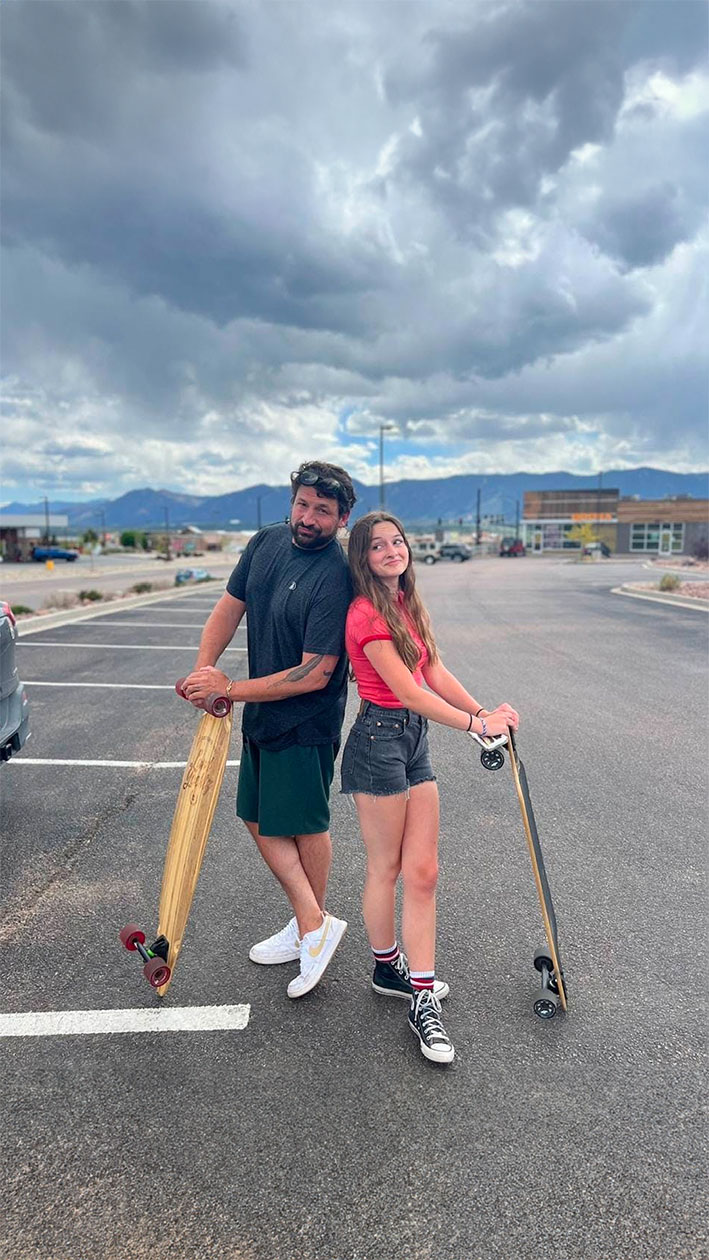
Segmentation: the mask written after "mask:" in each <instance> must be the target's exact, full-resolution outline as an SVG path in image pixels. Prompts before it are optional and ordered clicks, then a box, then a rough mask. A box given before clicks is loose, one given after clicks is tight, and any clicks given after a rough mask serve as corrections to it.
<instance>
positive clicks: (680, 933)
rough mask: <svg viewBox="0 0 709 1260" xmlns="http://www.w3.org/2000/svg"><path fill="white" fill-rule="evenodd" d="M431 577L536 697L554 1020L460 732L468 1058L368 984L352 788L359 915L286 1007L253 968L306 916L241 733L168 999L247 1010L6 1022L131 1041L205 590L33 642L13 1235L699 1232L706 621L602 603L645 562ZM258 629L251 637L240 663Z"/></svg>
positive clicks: (339, 868) (240, 1257) (456, 847)
mask: <svg viewBox="0 0 709 1260" xmlns="http://www.w3.org/2000/svg"><path fill="white" fill-rule="evenodd" d="M626 569H627V572H626ZM419 573H420V585H421V589H422V591H423V593H424V597H425V598H426V600H427V603H428V605H429V608H430V610H431V612H432V615H433V618H434V623H435V627H436V630H437V634H438V639H439V644H440V646H441V650H442V654H443V658H444V660H445V662H446V664H447V665H448V666H449V667H450V668H452V669H453V670H454V672H456V673H458V674H459V676H460V677H461V678H462V679H463V680H464V681H466V682H467V683H468V684H469V686H470V687H471V689H472V690H473V691H474V693H475V694H476V695H478V696H479V697H481V699H482V700H483V701H484V702H485V703H487V704H490V705H491V704H494V703H497V702H499V701H501V700H508V701H510V702H511V703H512V704H514V705H515V707H517V708H518V709H519V710H520V713H521V715H522V726H521V730H520V737H519V749H520V753H521V755H522V757H523V759H524V761H525V764H526V767H527V773H528V777H529V783H530V789H531V793H532V798H533V801H534V805H535V810H536V814H537V821H538V824H539V831H540V837H541V840H542V845H543V848H544V853H545V857H546V862H547V869H548V873H549V878H550V882H551V886H552V890H553V892H554V898H555V904H556V910H557V916H558V919H559V928H560V939H561V945H562V950H563V954H564V965H565V972H566V978H567V980H568V986H569V993H570V1009H569V1012H568V1014H567V1015H566V1016H557V1017H556V1018H555V1019H554V1020H553V1021H550V1022H548V1023H544V1022H542V1021H539V1020H537V1019H536V1018H535V1016H534V1014H533V1013H532V997H533V994H534V991H535V988H536V983H535V973H534V971H533V968H532V966H531V958H532V954H533V952H534V950H535V948H537V946H538V945H540V944H541V943H542V942H543V931H542V926H541V920H540V916H539V907H538V903H537V901H536V894H535V890H534V885H533V882H532V876H531V870H530V865H529V858H528V855H527V851H526V845H525V841H524V836H523V833H522V829H521V823H520V818H519V812H518V809H517V802H516V797H515V795H514V790H513V785H512V778H511V775H510V774H509V773H508V767H505V768H504V769H503V770H502V771H501V772H498V773H495V774H491V773H489V772H486V771H484V770H483V769H482V768H481V767H480V764H479V760H478V756H477V752H476V748H475V745H474V744H473V743H472V741H469V740H467V739H464V738H463V737H461V736H459V735H457V734H456V733H454V732H451V731H447V730H442V729H437V730H436V731H435V732H434V733H433V734H432V741H431V742H432V750H433V755H434V760H435V765H436V770H437V774H438V778H439V785H440V790H441V799H442V831H441V883H440V900H439V920H440V928H439V949H438V972H439V975H441V976H444V978H445V979H447V980H448V981H449V983H450V985H451V996H450V998H449V999H448V1002H447V1004H446V1024H447V1027H448V1028H449V1031H450V1032H451V1034H452V1036H453V1039H454V1041H455V1043H456V1059H455V1062H454V1064H453V1065H452V1066H451V1067H450V1068H449V1069H440V1068H436V1067H435V1066H434V1065H431V1064H429V1063H427V1062H426V1061H425V1060H424V1059H423V1057H422V1056H421V1055H420V1053H419V1051H418V1048H417V1044H416V1042H415V1040H414V1038H413V1037H411V1035H410V1033H409V1032H408V1029H407V1027H406V1019H405V1013H406V1008H405V1005H404V1004H403V1003H398V1002H396V1001H394V1002H391V1001H387V1000H384V999H381V998H377V997H376V996H375V995H374V994H373V993H372V991H371V989H370V987H369V970H370V963H369V955H368V951H367V945H366V939H365V936H364V930H363V926H362V923H361V915H360V911H359V898H360V893H361V886H362V878H363V862H362V853H361V846H360V843H359V840H358V834H357V826H356V816H355V814H354V811H353V808H352V806H351V804H350V803H349V802H348V801H347V800H346V799H345V798H342V797H340V796H338V795H336V794H335V795H334V797H333V806H334V808H333V838H334V843H335V859H334V865H333V873H332V878H331V885H330V892H329V902H330V908H331V909H332V910H333V911H334V912H335V913H338V914H340V915H343V916H344V917H345V918H346V919H347V920H348V922H349V925H350V926H349V931H348V934H347V936H346V938H345V942H344V943H343V946H342V948H341V950H340V951H339V952H338V955H337V956H336V958H335V960H334V962H333V964H332V966H331V968H330V969H329V971H328V972H327V974H326V977H325V979H324V981H323V982H322V983H321V985H320V986H318V988H317V989H316V990H315V991H314V992H313V993H312V994H311V995H310V996H309V997H308V998H306V999H303V1000H301V1001H300V1002H297V1003H294V1002H291V1001H289V1000H288V999H287V997H286V995H285V986H286V983H287V981H288V979H289V978H290V975H291V974H292V970H293V969H292V968H291V967H289V966H286V967H272V968H259V967H255V966H254V965H253V964H251V963H249V961H248V949H249V946H250V945H251V944H253V942H254V941H255V940H258V939H260V938H261V937H262V936H265V935H267V934H268V933H269V932H271V931H273V930H275V929H276V928H277V927H280V926H282V924H283V923H284V922H285V920H286V918H287V917H288V915H287V912H286V908H285V903H284V900H283V897H282V894H281V893H280V891H279V889H278V888H277V887H276V886H275V884H274V883H273V881H272V880H271V878H270V877H269V875H268V873H267V872H266V870H265V868H264V867H263V865H262V863H261V860H260V858H259V857H258V855H257V854H255V852H254V851H253V848H252V847H251V845H250V842H248V841H247V837H246V836H245V835H244V834H242V831H241V830H240V829H239V827H238V826H237V824H236V822H235V820H234V816H233V801H234V793H235V787H236V776H237V763H238V758H239V746H240V743H239V732H238V719H237V720H236V721H235V731H234V737H233V741H232V747H231V752H230V764H229V765H228V768H227V771H226V776H225V782H224V786H223V789H222V794H221V799H220V803H219V806H218V809H217V814H216V816H215V821H214V825H213V829H212V836H211V839H210V843H209V846H208V850H207V855H206V858H205V863H204V867H203V871H202V875H201V878H200V883H199V885H198V889H197V895H196V898H195V903H194V907H193V913H192V918H191V920H190V925H189V934H188V938H187V942H186V944H185V947H184V950H183V954H182V956H181V959H180V964H179V969H178V971H177V972H176V976H175V979H174V981H173V984H172V986H171V989H170V991H169V995H168V998H167V999H166V1006H167V1007H169V1009H170V1010H171V1011H173V1012H176V1013H177V1014H176V1016H175V1018H176V1019H178V1020H179V1012H180V1011H184V1010H187V1009H189V1010H192V1009H193V1008H205V1007H209V1006H219V1007H223V1006H225V1005H227V1006H233V1007H238V1008H239V1009H240V1010H241V1011H242V1013H243V1012H244V1010H245V1011H246V1016H245V1018H243V1019H242V1021H241V1024H240V1025H237V1023H235V1024H234V1026H233V1027H230V1028H226V1029H221V1030H210V1029H206V1028H205V1027H204V1025H202V1026H200V1024H199V1022H198V1021H197V1025H196V1026H194V1027H191V1028H189V1029H188V1028H186V1027H185V1028H183V1029H182V1030H180V1031H172V1032H145V1031H123V1032H118V1031H112V1032H109V1031H104V1032H95V1031H94V1032H90V1033H88V1034H86V1033H83V1032H80V1031H74V1032H70V1033H67V1032H66V1031H64V1032H61V1031H60V1032H57V1031H55V1030H52V1031H51V1035H45V1033H46V1030H47V1025H46V1024H45V1025H42V1023H41V1021H40V1020H39V1018H38V1019H37V1021H36V1023H35V1026H34V1030H33V1031H32V1030H30V1035H28V1032H27V1027H26V1025H25V1026H24V1027H22V1028H21V1027H20V1025H19V1023H17V1022H15V1024H14V1025H13V1022H12V1017H14V1016H18V1015H29V1014H32V1015H36V1016H37V1017H39V1016H47V1017H52V1016H54V1015H55V1014H56V1013H57V1012H62V1013H65V1015H66V1013H68V1012H86V1011H89V1012H97V1011H104V1010H107V1011H110V1012H112V1013H114V1015H115V1013H116V1012H120V1018H121V1020H123V1025H122V1026H123V1027H125V1028H131V1027H133V1026H134V1025H131V1020H132V1019H134V1021H137V1020H138V1018H139V1017H138V1016H136V1017H134V1016H133V1015H132V1014H131V1013H132V1012H134V1011H138V1012H141V1011H145V1010H146V1009H150V1010H153V1009H155V1008H156V1007H157V1004H158V999H157V998H156V997H155V995H154V994H153V992H152V991H151V990H150V989H149V988H148V986H147V985H146V984H145V982H144V981H143V980H142V977H141V975H140V968H139V966H137V965H136V962H135V959H134V957H133V956H131V955H128V954H127V953H126V952H125V951H123V950H122V949H121V947H120V945H119V942H118V939H117V934H118V930H119V928H120V927H121V926H122V924H123V923H124V922H126V921H127V920H129V919H135V920H137V921H139V922H145V924H146V927H148V928H151V927H153V926H155V915H156V906H157V898H158V893H159V885H160V877H161V870H162V860H163V855H164V848H165V843H166V840H167V835H168V833H169V827H170V820H171V817H172V812H173V809H174V804H175V798H176V795H177V789H178V786H179V780H180V773H181V770H180V768H181V766H182V765H183V764H184V761H185V759H186V755H187V751H188V749H189V745H190V741H191V738H192V734H193V731H194V726H195V722H196V720H197V717H196V714H195V713H194V711H193V710H192V709H191V708H190V707H189V706H187V705H186V704H185V703H184V702H182V701H180V699H179V698H178V697H177V696H176V695H175V693H174V681H175V679H176V677H178V676H179V675H180V674H181V673H184V672H185V671H186V670H188V669H189V667H190V665H191V663H192V661H193V659H194V654H195V648H196V645H197V643H198V639H199V633H200V628H201V626H202V624H203V622H204V620H205V619H206V616H207V615H208V611H209V608H210V607H211V606H212V604H213V602H214V600H215V599H216V598H217V595H218V591H214V590H213V589H210V590H207V589H205V588H199V587H197V588H195V589H194V590H193V591H190V592H189V594H188V595H184V594H181V595H180V597H179V598H176V597H175V596H174V595H172V594H169V595H168V596H167V597H166V599H165V600H164V601H161V602H160V603H154V604H151V605H150V606H145V607H142V608H133V609H126V610H120V609H119V608H118V607H117V608H116V610H115V614H114V613H113V612H111V614H110V616H108V615H107V616H103V617H101V618H96V619H95V620H93V619H92V620H87V621H82V622H80V623H75V624H66V625H63V626H60V627H54V628H51V629H47V630H42V631H41V632H40V633H36V634H32V635H28V636H27V637H26V638H25V639H21V640H20V645H19V647H18V660H19V667H20V671H21V674H22V676H23V678H24V680H25V681H26V683H27V687H28V693H29V696H30V703H31V713H32V729H33V735H32V739H31V741H30V742H29V743H28V745H27V747H26V749H25V750H24V751H23V753H22V754H21V755H20V756H18V757H17V758H15V759H13V760H12V761H11V762H9V763H8V764H7V765H6V766H3V767H2V768H0V788H1V789H2V824H3V826H2V832H3V837H4V839H3V852H2V898H3V917H2V925H1V926H0V941H1V943H2V949H3V956H4V978H5V986H4V995H3V1003H2V1010H3V1012H5V1014H6V1016H7V1017H8V1018H6V1019H5V1022H4V1023H3V1024H2V1026H1V1027H2V1031H3V1035H2V1037H0V1044H2V1052H3V1061H4V1066H3V1078H4V1095H5V1108H6V1111H7V1119H6V1123H5V1125H4V1126H3V1135H2V1144H3V1154H4V1165H5V1169H6V1173H5V1185H6V1203H7V1209H6V1212H5V1214H4V1220H3V1224H2V1226H0V1246H1V1248H2V1252H3V1254H7V1255H8V1256H13V1257H17V1258H18V1260H24V1258H32V1260H35V1258H36V1260H69V1258H70V1257H71V1260H75V1257H77V1256H80V1257H81V1258H82V1260H94V1258H96V1260H99V1258H101V1260H106V1258H108V1260H122V1258H123V1257H132V1258H135V1257H138V1258H139V1260H148V1258H150V1260H163V1258H164V1260H173V1258H175V1260H183V1258H184V1260H188V1258H189V1260H193V1258H195V1257H210V1258H211V1257H217V1256H218V1257H224V1258H225V1260H433V1258H434V1257H435V1258H436V1260H492V1258H497V1257H501V1258H504V1260H517V1258H519V1260H526V1258H528V1257H529V1258H530V1260H531V1258H534V1260H537V1258H539V1260H547V1258H551V1260H557V1258H558V1260H577V1258H578V1260H581V1258H583V1260H620V1258H624V1257H628V1260H631V1258H632V1260H680V1258H681V1260H685V1258H689V1260H694V1258H695V1257H696V1258H697V1260H699V1257H702V1256H704V1255H705V1254H706V1251H705V1247H706V1236H705V1233H704V1231H703V1219H704V1213H703V1211H702V1210H701V1209H702V1204H705V1203H706V1195H705V1186H706V1171H707V1169H706V1142H705V1138H706V1128H705V1124H704V1122H703V1118H702V1114H701V1108H700V1098H701V1096H702V1086H703V1084H704V1081H705V1044H706V1026H705V1022H704V1000H705V994H706V981H705V976H706V941H705V930H704V929H705V919H706V883H705V874H706V856H705V835H706V802H707V764H708V763H709V759H708V758H707V751H708V749H707V721H706V719H707V703H706V694H707V689H706V679H707V670H706V663H707V651H706V649H707V617H706V614H705V613H704V612H703V611H701V610H691V609H685V608H681V607H668V606H666V605H657V604H650V603H644V602H643V603H641V602H639V601H638V602H636V601H634V600H630V599H624V598H622V597H619V596H615V595H613V594H611V587H612V586H619V585H620V584H621V583H622V582H623V581H631V580H634V579H635V580H637V579H638V577H640V576H641V574H640V573H639V571H638V567H637V565H633V564H631V563H628V564H627V565H625V566H624V565H622V564H618V565H617V566H614V567H613V571H612V573H611V571H610V570H606V571H599V570H598V568H597V566H588V567H586V566H576V565H563V564H559V563H554V562H550V563H547V562H546V561H544V560H541V561H540V560H530V561H523V562H516V561H515V562H509V561H498V560H490V561H484V562H471V563H469V564H466V565H463V566H458V565H450V566H447V565H446V566H444V565H437V566H435V567H434V568H433V569H431V570H428V569H427V570H425V571H424V570H421V571H419ZM244 647H245V633H244V632H243V631H241V630H240V631H239V633H238V634H237V637H236V639H235V642H234V643H233V644H232V649H231V652H230V655H229V656H228V657H227V660H228V662H229V665H228V668H229V671H230V672H231V673H234V674H236V675H237V676H239V675H243V673H244V672H245V670H246V655H245V652H244ZM355 707H356V705H355V701H354V697H353V696H351V698H350V704H349V709H348V719H347V723H348V725H349V722H350V721H351V720H352V717H353V715H354V710H355ZM185 1023H187V1017H185ZM77 1027H78V1025H77ZM18 1031H22V1032H23V1033H24V1035H22V1036H18V1035H16V1034H17V1032H18Z"/></svg>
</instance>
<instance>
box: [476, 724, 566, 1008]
mask: <svg viewBox="0 0 709 1260" xmlns="http://www.w3.org/2000/svg"><path fill="white" fill-rule="evenodd" d="M505 742H506V743H507V745H508V748H509V754H510V765H511V767H512V775H513V777H514V781H515V788H516V790H517V797H518V800H519V807H520V811H521V814H522V823H523V826H524V831H525V835H526V837H527V845H528V848H529V856H530V859H531V862H532V870H533V872H534V882H535V884H536V886H537V895H538V897H539V905H540V907H541V911H542V919H543V921H544V931H545V932H546V938H547V946H546V948H545V949H538V950H537V952H536V954H535V955H534V966H535V967H536V969H537V971H538V972H539V974H540V976H541V988H540V990H539V992H538V993H537V994H536V997H535V999H534V1013H535V1015H538V1016H539V1017H540V1019H551V1018H552V1017H553V1016H554V1015H556V1011H557V1007H558V1006H561V1009H562V1010H563V1011H565V1010H566V1009H567V1005H568V1003H567V995H566V987H565V985H564V972H563V970H562V967H561V957H560V952H559V936H558V932H557V926H556V914H555V913H554V902H553V901H552V897H551V890H550V888H549V880H548V879H547V873H546V868H545V866H544V856H543V854H542V846H541V844H540V843H539V833H538V832H537V823H536V819H535V817H534V810H533V808H532V800H531V797H530V795H529V784H528V783H527V772H526V770H525V768H524V763H523V762H522V760H521V759H520V756H519V753H518V752H517V745H516V743H515V737H514V732H513V731H512V729H511V728H510V729H509V734H508V736H507V738H506V740H505ZM478 743H481V744H483V741H482V740H478ZM499 743H500V742H499V741H498V740H492V739H491V740H488V741H487V744H488V746H487V747H485V745H484V744H483V751H482V753H481V755H480V760H481V762H482V764H483V766H485V769H486V770H499V769H500V767H501V766H503V765H504V761H505V758H504V754H503V752H502V749H501V747H500V746H499Z"/></svg>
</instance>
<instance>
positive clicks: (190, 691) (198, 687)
mask: <svg viewBox="0 0 709 1260" xmlns="http://www.w3.org/2000/svg"><path fill="white" fill-rule="evenodd" d="M228 682H229V679H228V678H227V675H226V674H224V673H222V671H221V670H220V669H215V668H214V666H213V665H203V666H202V667H201V669H196V670H195V671H194V673H192V674H188V675H187V677H186V678H185V681H184V682H183V684H182V690H183V691H184V693H185V695H186V697H187V699H188V700H189V702H190V704H193V705H194V707H195V709H203V708H204V704H205V701H206V699H207V697H208V696H211V695H213V694H214V693H215V692H216V693H217V694H218V695H220V696H223V695H225V693H226V686H227V683H228Z"/></svg>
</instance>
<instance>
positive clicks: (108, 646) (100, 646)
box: [15, 639, 248, 652]
mask: <svg viewBox="0 0 709 1260" xmlns="http://www.w3.org/2000/svg"><path fill="white" fill-rule="evenodd" d="M15 647H16V648H45V647H54V648H81V650H82V652H90V651H92V650H94V651H97V652H98V651H103V652H198V651H199V644H197V643H62V642H57V641H56V640H54V639H42V642H41V643H24V642H23V641H22V639H18V641H17V643H16V644H15ZM224 651H225V652H246V651H248V649H247V648H245V647H228V648H225V649H224Z"/></svg>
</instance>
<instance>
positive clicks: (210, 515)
mask: <svg viewBox="0 0 709 1260" xmlns="http://www.w3.org/2000/svg"><path fill="white" fill-rule="evenodd" d="M600 484H602V486H603V489H604V490H605V489H615V490H618V491H619V492H620V494H621V496H622V497H637V498H640V499H664V498H669V497H676V496H678V495H679V496H689V497H690V498H698V499H704V498H707V497H709V473H707V472H701V473H675V472H669V471H666V470H663V469H660V468H624V469H619V470H613V469H611V470H610V471H607V472H604V473H603V474H602V481H601V479H600V478H599V476H598V475H591V476H586V477H583V476H579V475H577V474H575V473H568V472H549V473H521V472H520V473H509V474H494V475H490V476H476V475H475V474H465V475H460V476H455V477H440V478H431V479H430V480H421V481H419V480H409V481H392V482H388V483H387V484H386V486H385V493H386V506H387V508H388V510H389V511H391V512H393V513H394V515H395V516H398V517H400V518H401V519H402V520H403V521H404V522H405V523H406V524H409V525H413V524H421V525H425V524H427V523H433V522H436V521H438V520H439V519H440V520H442V521H444V522H446V521H453V520H458V519H460V518H462V519H463V520H465V521H474V520H475V517H476V512H477V494H478V490H479V491H480V512H481V515H482V516H483V517H485V516H504V517H505V519H506V520H508V521H510V522H511V521H514V519H515V514H516V512H517V510H518V505H519V513H520V516H521V515H522V508H523V496H524V492H525V490H567V489H572V488H575V489H578V490H593V489H597V488H599V485H600ZM354 485H355V490H356V492H357V503H356V505H355V508H354V510H353V512H352V518H351V519H352V520H355V519H356V518H357V517H358V516H361V515H362V513H363V512H368V511H371V510H372V509H373V508H376V507H378V506H379V486H378V485H373V486H368V485H364V484H363V483H362V482H358V481H355V482H354ZM289 502H290V487H289V486H267V485H264V484H261V485H256V486H249V487H248V488H247V489H245V490H235V491H234V492H233V493H232V494H219V495H211V496H207V495H193V494H176V493H173V492H172V491H170V490H152V489H150V488H146V489H144V490H131V491H129V492H128V493H127V494H123V495H121V496H120V497H119V498H117V499H93V500H91V501H89V502H84V503H75V502H68V501H64V500H57V499H52V500H51V501H50V503H49V508H50V510H51V511H52V512H61V513H65V514H66V515H67V516H68V518H69V530H70V531H71V532H72V533H81V532H83V531H84V530H87V529H90V528H93V529H95V530H97V532H98V531H99V530H101V529H108V530H119V529H156V528H158V529H165V526H166V524H168V525H169V527H170V529H181V528H184V527H185V526H187V525H194V526H197V527H198V528H200V529H204V530H215V529H226V530H235V529H239V528H240V529H254V528H256V527H257V526H258V525H260V524H263V525H266V524H268V523H269V522H271V521H277V520H282V519H284V518H285V516H286V515H287V513H288V507H289ZM44 510H45V508H44V500H42V501H41V502H39V503H7V504H5V505H4V506H3V508H2V509H1V510H0V523H2V517H3V515H5V514H7V515H10V514H15V515H25V514H28V515H29V514H33V515H43V514H44Z"/></svg>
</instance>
